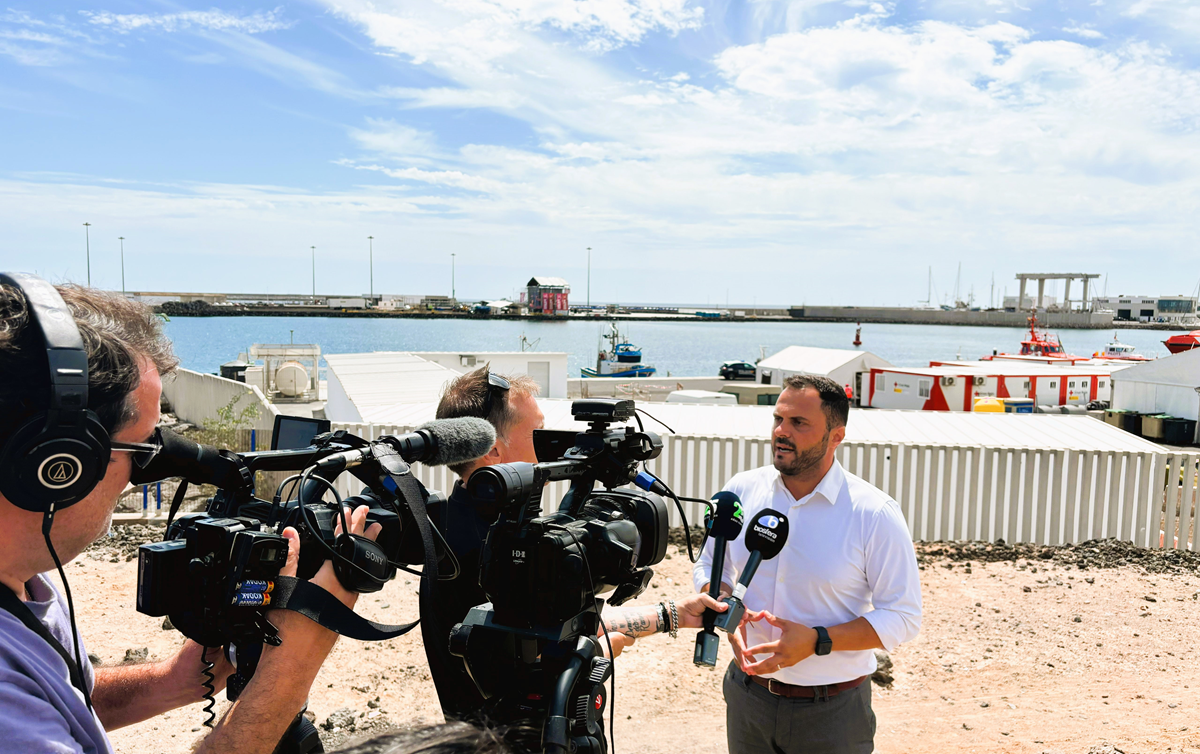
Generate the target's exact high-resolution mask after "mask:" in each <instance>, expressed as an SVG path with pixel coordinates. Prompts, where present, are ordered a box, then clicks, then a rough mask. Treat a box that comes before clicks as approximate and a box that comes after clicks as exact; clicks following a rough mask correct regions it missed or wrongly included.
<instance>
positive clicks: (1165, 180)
mask: <svg viewBox="0 0 1200 754" xmlns="http://www.w3.org/2000/svg"><path fill="white" fill-rule="evenodd" d="M215 1H216V2H217V3H219V4H214V5H209V4H189V3H185V2H124V1H122V0H101V1H100V2H76V3H67V2H56V1H53V0H38V1H37V2H34V1H33V0H8V2H10V3H11V4H8V5H0V269H19V270H26V271H33V272H37V273H39V274H41V275H43V276H46V277H49V278H51V279H54V280H56V281H66V280H71V281H76V282H80V283H85V282H87V280H88V274H89V271H88V256H89V249H90V275H91V282H92V284H94V285H97V286H101V287H106V288H111V289H120V288H121V287H122V263H121V248H122V245H123V248H124V267H123V269H124V278H125V280H124V285H125V286H126V288H127V289H128V290H142V291H236V292H273V293H284V292H308V291H310V290H311V289H312V288H313V287H315V288H316V290H317V292H318V293H339V294H362V293H366V292H368V291H370V290H373V291H375V292H376V293H404V294H414V293H423V294H430V293H442V294H448V293H450V292H451V290H452V289H453V292H454V293H455V294H456V295H457V296H458V297H459V298H460V299H464V300H472V299H484V298H489V299H490V298H497V297H502V296H512V295H513V294H514V292H515V291H517V290H518V289H519V288H520V286H522V285H523V284H524V282H525V281H526V280H527V279H528V278H529V277H530V276H532V275H553V276H560V277H564V278H567V279H568V280H569V281H570V283H571V286H572V300H573V301H582V300H584V299H585V298H588V297H590V298H591V299H592V300H594V301H626V302H631V301H638V302H662V303H680V302H692V303H706V304H707V303H712V304H724V303H725V302H726V301H729V302H731V303H733V304H750V303H751V302H753V303H754V304H757V305H766V304H778V305H795V304H802V303H810V304H845V305H851V304H862V305H911V304H914V303H916V302H918V301H920V300H924V299H926V297H927V295H928V286H929V276H930V269H932V286H933V289H934V290H933V299H934V302H935V303H937V302H940V301H948V300H950V299H951V298H952V297H953V294H954V291H955V287H956V285H957V288H958V292H959V297H960V298H964V299H965V298H966V297H967V296H968V294H969V293H973V294H974V297H975V302H976V303H977V304H982V305H987V304H988V302H989V300H991V299H992V297H993V296H994V297H995V299H996V300H998V299H999V296H1000V295H1001V294H1002V293H1003V292H1005V291H1007V292H1008V293H1009V294H1010V295H1012V294H1015V292H1016V282H1015V280H1014V277H1013V276H1014V275H1015V274H1016V273H1018V272H1089V273H1100V274H1103V275H1105V276H1106V277H1105V278H1104V279H1103V280H1102V281H1101V282H1100V284H1099V285H1100V290H1101V292H1107V293H1110V294H1145V295H1172V294H1189V293H1192V292H1193V291H1195V290H1196V288H1197V284H1198V282H1200V244H1198V241H1200V231H1198V220H1197V218H1200V4H1197V3H1194V2H1192V1H1191V0H1082V1H1080V2H1074V1H1072V0H977V1H968V0H924V1H922V2H895V3H887V2H868V1H864V0H837V1H831V0H791V1H790V2H768V1H766V0H745V1H742V2H738V1H734V0H706V1H699V2H697V1H693V0H308V1H303V2H282V3H278V2H277V3H255V2H242V3H238V4H220V3H221V2H222V0H215ZM84 223H90V225H89V226H86V227H85V226H84ZM369 236H370V237H372V240H369V239H368V237H369ZM121 238H123V239H124V241H123V242H122V241H121V240H120V239H121ZM313 247H315V249H314V248H313ZM589 248H590V249H591V251H590V252H589V251H588V249H589ZM589 254H590V268H589V261H588V259H589ZM452 255H453V256H452ZM960 266H961V273H960V272H959V268H960ZM589 269H590V272H589ZM589 277H590V282H589ZM993 280H994V281H995V282H994V283H993ZM1076 290H1078V284H1077V287H1076Z"/></svg>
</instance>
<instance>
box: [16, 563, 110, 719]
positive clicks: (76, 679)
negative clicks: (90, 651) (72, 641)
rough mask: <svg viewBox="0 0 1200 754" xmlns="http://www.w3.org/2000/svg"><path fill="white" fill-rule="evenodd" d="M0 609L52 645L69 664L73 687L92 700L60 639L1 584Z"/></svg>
mask: <svg viewBox="0 0 1200 754" xmlns="http://www.w3.org/2000/svg"><path fill="white" fill-rule="evenodd" d="M0 609H4V610H7V611H8V612H10V613H12V614H13V616H14V617H16V619H17V620H19V621H21V622H22V623H24V624H25V627H26V628H28V629H29V630H30V631H32V632H34V633H35V634H37V635H38V636H40V637H42V641H44V642H46V643H47V644H49V645H50V648H51V649H53V650H54V651H55V652H57V653H58V656H59V657H61V658H63V662H65V663H67V673H68V675H69V676H70V678H71V685H72V686H74V687H75V688H77V689H79V693H81V694H83V698H84V699H85V700H86V699H90V695H89V694H88V690H87V685H85V684H84V682H83V672H82V671H81V670H80V669H79V666H78V665H76V664H75V658H74V657H72V656H71V655H70V653H69V652H67V650H66V649H65V648H64V647H63V645H62V643H60V642H59V640H58V639H56V638H54V634H52V633H50V629H48V628H46V624H44V623H42V622H41V621H40V620H38V619H37V616H36V615H34V614H33V611H32V610H30V609H29V606H28V605H26V604H25V603H24V602H22V601H21V600H20V599H19V598H18V597H17V595H16V594H14V593H13V591H12V590H11V589H9V588H8V587H7V586H5V585H3V584H0Z"/></svg>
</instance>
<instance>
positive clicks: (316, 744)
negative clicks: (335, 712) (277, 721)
mask: <svg viewBox="0 0 1200 754" xmlns="http://www.w3.org/2000/svg"><path fill="white" fill-rule="evenodd" d="M306 709H308V707H307V706H306V707H305V708H304V709H303V710H300V714H298V715H296V719H295V720H292V724H291V725H289V726H288V729H287V730H286V731H284V733H283V738H281V739H279V745H278V746H276V747H275V754H323V752H324V751H325V747H324V746H323V745H322V744H321V736H320V735H319V734H318V733H317V726H315V725H313V724H312V721H311V720H309V719H308V718H307V717H305V716H304V710H306Z"/></svg>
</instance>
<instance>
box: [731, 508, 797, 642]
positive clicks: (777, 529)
mask: <svg viewBox="0 0 1200 754" xmlns="http://www.w3.org/2000/svg"><path fill="white" fill-rule="evenodd" d="M787 538H788V520H787V516H785V515H783V514H782V513H780V512H779V511H776V510H772V509H770V508H764V509H762V510H761V511H759V512H758V514H757V515H755V517H754V518H753V519H751V520H750V528H749V529H747V530H746V541H745V544H746V549H747V550H749V551H750V558H749V559H748V560H747V561H746V567H745V568H743V569H742V575H741V578H739V579H738V583H737V586H735V587H734V588H733V594H732V595H730V596H728V597H726V598H725V599H723V600H721V601H722V602H724V603H726V604H727V605H729V609H728V610H726V611H725V612H723V613H717V614H716V616H717V618H716V620H715V621H714V622H713V628H715V629H717V630H719V631H724V632H725V633H729V632H730V631H734V630H737V627H738V626H739V625H740V624H741V622H742V616H743V615H744V614H745V613H746V606H745V605H744V604H742V599H743V598H744V597H745V596H746V588H747V587H749V586H750V579H752V578H754V572H755V571H757V570H758V566H759V565H760V564H761V563H762V562H763V561H764V560H770V559H771V558H773V557H775V556H776V555H778V554H779V553H780V552H781V551H782V550H783V545H784V544H785V543H786V542H787Z"/></svg>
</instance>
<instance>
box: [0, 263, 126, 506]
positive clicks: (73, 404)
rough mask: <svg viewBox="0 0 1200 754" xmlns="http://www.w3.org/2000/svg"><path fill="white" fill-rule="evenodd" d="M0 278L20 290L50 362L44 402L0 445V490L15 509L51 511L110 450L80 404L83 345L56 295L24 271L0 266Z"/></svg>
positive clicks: (93, 479) (89, 485)
mask: <svg viewBox="0 0 1200 754" xmlns="http://www.w3.org/2000/svg"><path fill="white" fill-rule="evenodd" d="M0 284H7V285H10V286H12V287H14V288H16V289H17V290H19V291H21V292H22V293H24V294H25V300H26V301H28V302H29V304H28V309H29V319H30V322H31V323H34V324H36V325H37V329H38V331H39V332H40V333H41V335H42V342H43V344H44V345H45V348H46V358H47V360H48V362H49V365H50V407H49V408H48V409H47V410H46V411H43V412H40V413H38V414H37V415H35V416H33V417H32V418H30V419H29V420H28V421H26V422H25V423H24V424H22V425H21V426H20V428H18V429H17V430H16V431H15V432H14V433H13V434H12V436H11V437H9V438H8V441H7V442H5V443H4V447H3V448H2V449H0V493H3V494H4V497H5V498H6V499H7V500H8V501H9V502H10V503H12V504H13V505H15V506H17V507H18V508H23V509H25V510H27V511H33V512H35V513H49V514H51V515H52V514H53V513H54V512H56V511H59V510H62V509H63V508H66V507H68V506H71V505H74V504H75V503H77V502H79V501H80V500H82V499H83V498H85V497H87V495H88V493H90V492H91V491H92V490H93V489H95V487H96V485H97V484H98V483H99V482H100V480H101V479H103V478H104V474H105V472H106V471H108V462H109V457H110V455H111V453H112V450H111V448H110V447H109V437H108V431H107V430H106V429H104V425H103V424H101V423H100V417H98V416H96V414H95V412H93V411H89V410H88V407H87V402H88V361H87V351H86V350H85V349H84V347H83V338H82V337H81V336H80V335H79V328H78V327H76V326H75V318H74V317H73V316H72V315H71V310H70V309H68V308H67V304H66V302H64V301H63V299H62V296H60V295H59V294H58V291H57V290H56V289H55V287H54V286H53V285H51V284H50V283H48V282H46V281H45V280H42V279H41V278H38V277H34V276H33V275H27V274H24V273H17V272H11V273H4V272H0ZM0 379H9V377H8V376H7V375H0Z"/></svg>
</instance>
